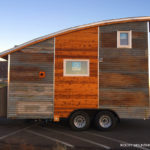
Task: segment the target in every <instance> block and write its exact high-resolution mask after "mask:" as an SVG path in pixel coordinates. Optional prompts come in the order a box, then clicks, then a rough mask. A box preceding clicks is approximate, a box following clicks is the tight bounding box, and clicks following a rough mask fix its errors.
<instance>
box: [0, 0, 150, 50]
mask: <svg viewBox="0 0 150 150" xmlns="http://www.w3.org/2000/svg"><path fill="white" fill-rule="evenodd" d="M149 6H150V0H0V51H4V50H6V49H9V48H11V47H13V46H14V45H18V44H22V43H24V42H27V41H29V40H32V39H34V38H37V37H40V36H43V35H46V34H49V33H53V32H56V31H59V30H61V29H65V28H69V27H73V26H77V25H82V24H87V23H92V22H97V21H101V20H107V19H117V18H123V17H135V16H150V7H149Z"/></svg>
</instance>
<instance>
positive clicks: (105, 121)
mask: <svg viewBox="0 0 150 150" xmlns="http://www.w3.org/2000/svg"><path fill="white" fill-rule="evenodd" d="M99 124H100V125H101V127H103V128H109V127H110V126H111V125H112V120H111V118H110V117H109V116H107V115H103V116H101V117H100V119H99Z"/></svg>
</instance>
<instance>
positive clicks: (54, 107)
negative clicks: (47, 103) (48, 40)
mask: <svg viewBox="0 0 150 150" xmlns="http://www.w3.org/2000/svg"><path fill="white" fill-rule="evenodd" d="M54 110H55V37H54V66H53V119H54Z"/></svg>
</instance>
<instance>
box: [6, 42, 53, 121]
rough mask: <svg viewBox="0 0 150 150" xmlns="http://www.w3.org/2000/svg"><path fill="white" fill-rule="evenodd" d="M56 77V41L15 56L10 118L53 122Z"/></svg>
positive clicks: (12, 65)
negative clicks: (47, 119) (43, 75)
mask: <svg viewBox="0 0 150 150" xmlns="http://www.w3.org/2000/svg"><path fill="white" fill-rule="evenodd" d="M40 72H45V77H42V78H41V77H40V75H39V74H40ZM53 75H54V39H49V40H46V41H43V42H40V43H37V44H34V45H31V46H29V47H26V48H24V49H22V50H20V51H17V52H14V53H12V54H11V55H10V83H9V87H8V89H9V95H8V114H7V115H8V118H10V117H11V118H31V119H35V118H36V119H38V118H53V101H54V91H53V90H54V88H53V87H54V81H53V80H54V77H53Z"/></svg>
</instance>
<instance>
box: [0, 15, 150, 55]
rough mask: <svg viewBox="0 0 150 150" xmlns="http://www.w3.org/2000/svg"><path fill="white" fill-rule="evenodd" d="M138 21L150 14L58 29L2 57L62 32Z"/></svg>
mask: <svg viewBox="0 0 150 150" xmlns="http://www.w3.org/2000/svg"><path fill="white" fill-rule="evenodd" d="M138 21H150V16H147V17H130V18H121V19H112V20H104V21H99V22H95V23H90V24H85V25H80V26H76V27H72V28H68V29H65V30H61V31H58V32H55V33H52V34H48V35H45V36H42V37H39V38H36V39H33V40H31V41H28V42H25V43H23V44H21V45H18V46H16V47H13V48H11V49H8V50H6V51H3V52H1V53H0V57H4V56H6V55H8V54H10V53H13V52H15V51H18V50H20V49H22V48H25V47H27V46H30V45H32V44H35V43H39V42H41V41H44V40H47V39H50V38H53V37H57V36H60V35H62V34H66V33H69V32H73V31H77V30H82V29H86V28H90V27H95V26H104V25H109V24H117V23H126V22H138Z"/></svg>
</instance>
